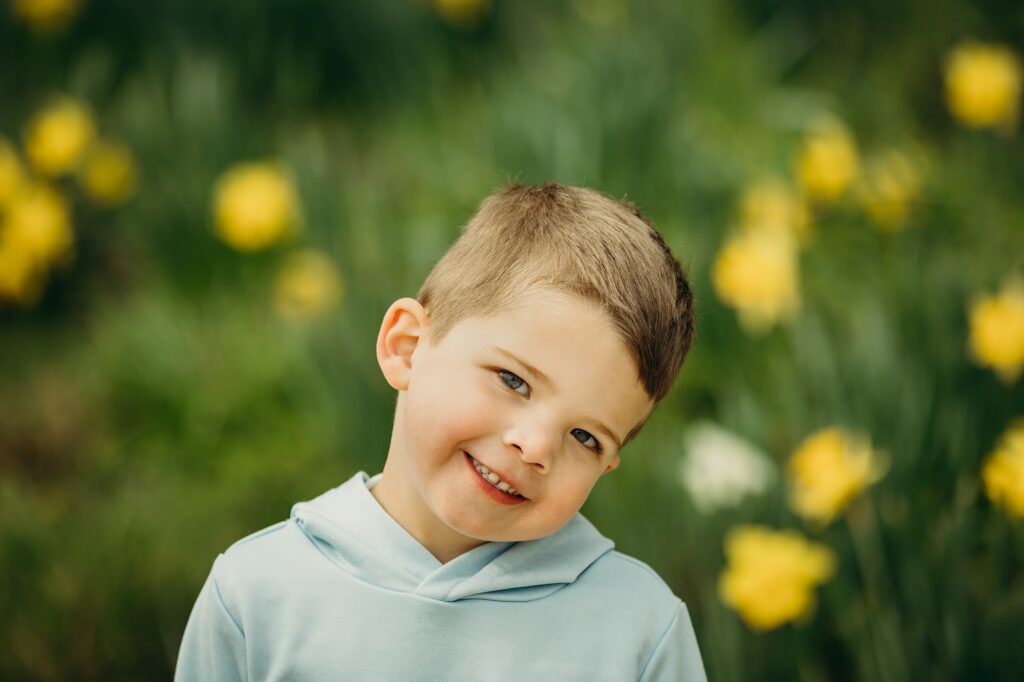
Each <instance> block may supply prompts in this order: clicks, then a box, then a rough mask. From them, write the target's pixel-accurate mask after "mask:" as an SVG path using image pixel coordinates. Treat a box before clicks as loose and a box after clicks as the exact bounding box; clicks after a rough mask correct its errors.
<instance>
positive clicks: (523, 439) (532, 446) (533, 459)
mask: <svg viewBox="0 0 1024 682" xmlns="http://www.w3.org/2000/svg"><path fill="white" fill-rule="evenodd" d="M502 443H504V444H505V445H508V446H510V447H513V448H515V449H516V450H518V451H519V458H520V459H521V460H523V462H525V463H527V464H529V465H531V466H532V467H533V468H534V469H535V470H536V471H537V473H540V474H546V473H548V471H550V470H551V460H552V457H553V455H554V452H555V447H556V443H557V441H556V439H555V437H554V435H553V434H552V433H551V430H550V429H547V428H545V427H544V426H543V425H541V424H536V423H534V424H530V423H524V422H521V423H518V424H515V425H514V426H512V427H510V428H508V429H506V431H505V434H504V435H503V436H502Z"/></svg>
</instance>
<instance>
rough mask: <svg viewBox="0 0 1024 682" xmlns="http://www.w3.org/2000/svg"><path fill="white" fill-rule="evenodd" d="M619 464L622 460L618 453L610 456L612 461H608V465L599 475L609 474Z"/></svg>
mask: <svg viewBox="0 0 1024 682" xmlns="http://www.w3.org/2000/svg"><path fill="white" fill-rule="evenodd" d="M620 464H622V460H621V459H619V455H618V454H616V455H615V456H614V457H612V461H610V462H608V466H606V467H605V468H604V471H602V472H601V475H602V476H603V475H604V474H609V473H611V472H613V471H615V470H616V469H618V468H619V465H620Z"/></svg>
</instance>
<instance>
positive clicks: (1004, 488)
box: [981, 419, 1024, 518]
mask: <svg viewBox="0 0 1024 682" xmlns="http://www.w3.org/2000/svg"><path fill="white" fill-rule="evenodd" d="M981 480H982V483H983V484H984V486H985V494H986V495H987V496H988V499H989V500H991V501H992V504H996V505H999V506H1001V507H1003V508H1004V509H1005V510H1006V511H1007V512H1009V513H1010V514H1011V515H1012V516H1015V517H1017V518H1022V517H1024V419H1018V420H1017V421H1016V422H1015V423H1014V424H1012V425H1011V426H1010V428H1009V429H1007V430H1006V432H1005V433H1004V434H1003V435H1002V437H1001V438H1000V439H999V443H998V444H997V445H996V449H995V450H993V451H992V453H991V454H990V455H989V456H988V458H987V459H986V460H985V464H984V465H983V466H982V470H981Z"/></svg>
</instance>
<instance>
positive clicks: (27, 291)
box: [0, 236, 42, 306]
mask: <svg viewBox="0 0 1024 682" xmlns="http://www.w3.org/2000/svg"><path fill="white" fill-rule="evenodd" d="M41 279H42V278H41V277H40V271H39V269H38V268H36V267H35V265H34V264H33V263H32V260H31V259H30V258H28V257H26V255H25V254H24V253H21V252H20V251H18V250H17V248H16V247H15V246H14V245H12V244H10V243H8V241H7V240H5V239H3V237H2V236H0V303H3V302H4V301H11V302H13V303H17V304H18V305H21V306H29V305H32V304H33V303H35V302H36V300H37V299H38V298H39V292H40V290H41Z"/></svg>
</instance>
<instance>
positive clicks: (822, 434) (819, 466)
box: [787, 427, 885, 526]
mask: <svg viewBox="0 0 1024 682" xmlns="http://www.w3.org/2000/svg"><path fill="white" fill-rule="evenodd" d="M884 473H885V467H884V465H883V464H882V463H881V461H880V459H879V456H878V455H877V454H876V453H875V452H874V451H873V450H872V449H871V445H870V443H869V442H868V440H867V438H865V437H863V436H858V435H854V434H851V433H849V432H847V431H846V430H844V429H841V428H838V427H829V428H825V429H822V430H820V431H817V432H815V433H813V434H811V435H810V436H808V437H807V438H806V439H805V440H804V442H803V443H801V444H800V446H799V447H798V448H797V450H796V452H794V453H793V456H792V457H790V459H789V465H788V467H787V477H788V478H789V482H790V497H789V505H790V508H791V509H792V510H793V511H794V512H795V513H796V514H797V515H799V516H800V517H802V518H803V519H804V520H805V521H809V522H811V523H814V524H817V525H822V526H823V525H826V524H828V523H829V522H830V521H832V519H833V518H835V516H836V515H837V514H839V513H840V512H842V511H843V510H844V509H845V508H846V505H847V504H849V503H850V501H851V500H852V499H853V498H854V497H856V496H857V495H858V494H859V493H860V492H861V491H862V490H864V488H866V487H867V486H868V485H870V484H872V483H874V482H875V481H877V480H878V479H880V478H881V477H882V476H883V475H884Z"/></svg>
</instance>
